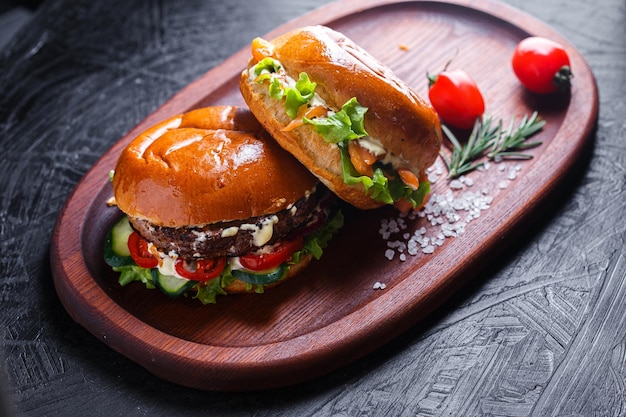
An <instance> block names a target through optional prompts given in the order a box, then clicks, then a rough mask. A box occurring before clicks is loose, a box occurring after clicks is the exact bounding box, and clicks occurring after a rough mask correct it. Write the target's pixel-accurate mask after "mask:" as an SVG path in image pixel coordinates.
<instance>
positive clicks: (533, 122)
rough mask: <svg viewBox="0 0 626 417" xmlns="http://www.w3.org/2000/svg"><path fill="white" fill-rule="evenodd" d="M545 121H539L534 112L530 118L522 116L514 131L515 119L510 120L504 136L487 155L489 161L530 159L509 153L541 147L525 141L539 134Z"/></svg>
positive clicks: (527, 156) (530, 156) (515, 153)
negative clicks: (497, 159)
mask: <svg viewBox="0 0 626 417" xmlns="http://www.w3.org/2000/svg"><path fill="white" fill-rule="evenodd" d="M545 124H546V121H545V120H541V119H539V116H538V114H537V112H534V113H533V114H532V115H531V116H530V118H529V117H528V116H524V117H523V118H522V120H521V121H520V123H519V125H518V126H517V128H516V129H515V130H514V128H513V126H514V125H515V119H512V120H511V123H510V124H509V128H508V129H507V131H506V133H505V134H504V135H500V138H499V140H497V141H496V142H494V144H493V148H492V150H491V152H489V153H488V154H487V157H488V158H490V159H495V158H498V157H500V158H521V159H530V158H532V155H528V154H524V153H520V152H510V150H522V149H530V148H534V147H535V146H539V145H541V142H526V139H528V138H530V137H531V136H533V135H534V134H535V133H537V132H539V131H540V130H541V129H543V127H544V126H545Z"/></svg>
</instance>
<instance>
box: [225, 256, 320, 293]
mask: <svg viewBox="0 0 626 417" xmlns="http://www.w3.org/2000/svg"><path fill="white" fill-rule="evenodd" d="M312 260H313V255H311V254H308V255H306V256H304V257H302V258H301V259H300V262H298V264H296V265H291V266H290V267H289V270H288V271H287V275H286V276H285V277H284V278H283V279H281V280H280V281H277V282H274V283H272V284H268V285H264V287H265V288H271V287H275V286H277V285H280V284H282V283H283V282H285V281H287V280H288V279H290V278H293V277H295V276H296V275H298V274H299V273H300V272H302V271H303V270H304V269H305V268H306V267H307V266H308V265H309V263H310V262H311V261H312ZM224 291H226V292H227V293H228V294H239V293H244V292H248V284H246V283H245V282H243V281H240V280H238V279H235V280H234V281H233V282H232V283H231V284H230V285H228V286H227V287H224Z"/></svg>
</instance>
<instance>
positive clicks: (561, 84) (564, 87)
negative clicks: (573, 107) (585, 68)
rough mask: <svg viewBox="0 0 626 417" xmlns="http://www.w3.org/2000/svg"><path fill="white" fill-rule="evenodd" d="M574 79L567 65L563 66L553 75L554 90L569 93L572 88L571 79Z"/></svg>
mask: <svg viewBox="0 0 626 417" xmlns="http://www.w3.org/2000/svg"><path fill="white" fill-rule="evenodd" d="M573 77H574V74H573V73H572V69H571V68H570V66H569V65H563V66H562V67H561V68H560V69H559V70H558V71H557V72H556V74H554V79H553V80H552V82H553V83H554V85H555V86H556V88H557V89H558V90H559V91H561V92H565V91H569V89H570V88H571V86H572V82H571V79H572V78H573Z"/></svg>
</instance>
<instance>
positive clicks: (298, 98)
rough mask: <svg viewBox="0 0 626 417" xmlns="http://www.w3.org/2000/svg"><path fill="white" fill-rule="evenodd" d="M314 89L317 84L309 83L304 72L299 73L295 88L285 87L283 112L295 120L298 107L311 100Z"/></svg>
mask: <svg viewBox="0 0 626 417" xmlns="http://www.w3.org/2000/svg"><path fill="white" fill-rule="evenodd" d="M315 87H317V84H316V83H314V82H311V80H310V79H309V76H308V75H307V73H306V72H301V73H300V77H299V78H298V81H296V86H295V88H294V87H285V92H284V96H285V111H286V112H287V115H288V116H289V117H291V118H292V119H295V118H296V117H297V116H298V109H299V108H300V106H302V105H303V104H307V103H308V102H309V101H311V99H312V98H313V95H314V94H315Z"/></svg>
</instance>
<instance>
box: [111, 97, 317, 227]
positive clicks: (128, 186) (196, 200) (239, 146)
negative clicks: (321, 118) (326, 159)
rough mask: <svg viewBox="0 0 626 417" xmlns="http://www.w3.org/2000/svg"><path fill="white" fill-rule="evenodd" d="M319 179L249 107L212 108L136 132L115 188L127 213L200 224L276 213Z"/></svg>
mask: <svg viewBox="0 0 626 417" xmlns="http://www.w3.org/2000/svg"><path fill="white" fill-rule="evenodd" d="M317 182H318V181H317V179H316V178H315V177H314V176H313V175H311V173H310V172H309V171H308V170H306V168H304V167H303V166H302V165H301V164H300V163H299V162H298V161H297V160H295V159H294V158H293V157H292V156H291V155H290V154H288V153H287V152H285V151H284V150H283V149H282V148H281V147H280V146H278V145H277V144H276V142H275V141H273V140H272V139H271V138H270V137H269V135H268V134H267V132H266V131H265V130H264V129H263V128H262V127H261V125H260V124H259V123H258V122H257V121H256V119H255V118H254V117H253V115H252V114H251V113H250V112H249V111H248V110H247V109H242V108H237V107H232V106H216V107H206V108H201V109H197V110H192V111H190V112H188V113H184V114H181V115H178V116H174V117H172V118H170V119H168V120H165V121H163V122H162V123H159V124H158V125H156V126H154V127H152V128H150V129H148V130H146V131H145V132H143V133H142V134H140V135H139V136H137V138H135V139H134V140H133V141H132V142H131V143H130V145H129V146H128V147H127V148H126V149H124V151H123V152H122V154H121V156H120V158H119V160H118V162H117V165H116V167H115V174H114V177H113V192H114V196H115V201H116V204H117V206H118V207H119V209H120V210H122V211H123V212H124V213H126V214H127V215H129V216H131V217H136V218H141V219H146V220H148V221H150V222H152V223H154V224H155V225H160V226H167V227H177V226H199V225H205V224H210V223H214V222H218V221H229V220H242V219H246V218H249V217H255V216H261V215H265V214H271V213H275V212H277V211H280V210H282V209H285V208H287V207H288V206H289V205H290V204H292V203H294V202H296V201H297V200H299V199H300V198H302V197H304V196H305V194H306V193H307V192H309V191H311V190H312V189H313V188H314V187H315V186H316V184H317Z"/></svg>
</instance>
